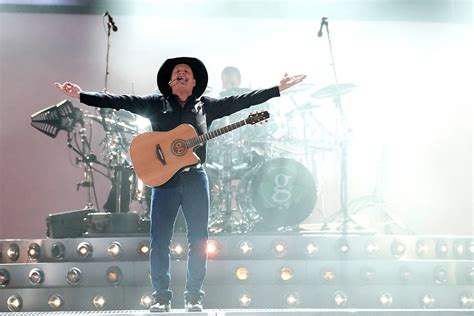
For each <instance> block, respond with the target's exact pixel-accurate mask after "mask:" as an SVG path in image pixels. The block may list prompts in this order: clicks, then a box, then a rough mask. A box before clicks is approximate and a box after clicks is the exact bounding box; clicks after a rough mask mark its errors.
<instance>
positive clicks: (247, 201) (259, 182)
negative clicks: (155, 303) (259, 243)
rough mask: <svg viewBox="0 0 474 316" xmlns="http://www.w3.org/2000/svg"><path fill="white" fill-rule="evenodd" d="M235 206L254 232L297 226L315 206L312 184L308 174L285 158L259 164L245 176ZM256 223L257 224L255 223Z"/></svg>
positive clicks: (293, 161) (315, 194)
mask: <svg viewBox="0 0 474 316" xmlns="http://www.w3.org/2000/svg"><path fill="white" fill-rule="evenodd" d="M239 197H240V199H239V206H240V210H241V212H242V213H243V214H246V217H247V218H248V220H249V221H251V222H254V221H257V222H258V225H260V224H261V225H260V227H259V226H258V225H256V227H255V229H256V230H266V229H275V228H280V227H288V226H294V225H298V224H300V223H301V222H302V221H303V220H305V219H306V218H307V217H308V216H309V215H310V214H311V212H312V211H313V209H314V207H315V205H316V199H317V190H316V183H315V181H314V178H313V176H312V175H311V173H310V171H309V170H308V169H307V168H306V167H305V166H303V165H302V164H301V163H299V162H297V161H295V160H293V159H289V158H276V159H272V160H269V161H266V162H263V163H262V164H260V165H259V166H257V167H256V168H254V169H253V170H252V171H250V172H249V177H248V178H247V180H244V181H242V185H241V190H239ZM259 219H260V221H258V220H259Z"/></svg>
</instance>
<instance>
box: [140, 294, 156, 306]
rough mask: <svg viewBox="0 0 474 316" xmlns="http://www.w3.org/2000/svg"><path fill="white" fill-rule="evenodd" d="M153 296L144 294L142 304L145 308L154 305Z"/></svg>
mask: <svg viewBox="0 0 474 316" xmlns="http://www.w3.org/2000/svg"><path fill="white" fill-rule="evenodd" d="M153 301H154V300H153V297H151V296H150V295H143V296H142V297H141V298H140V305H141V306H143V307H145V308H150V306H151V305H153Z"/></svg>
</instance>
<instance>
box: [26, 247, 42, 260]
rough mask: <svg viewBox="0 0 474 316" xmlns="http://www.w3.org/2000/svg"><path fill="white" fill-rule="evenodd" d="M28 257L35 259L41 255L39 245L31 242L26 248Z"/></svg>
mask: <svg viewBox="0 0 474 316" xmlns="http://www.w3.org/2000/svg"><path fill="white" fill-rule="evenodd" d="M27 254H28V258H30V260H37V259H38V258H39V257H40V255H41V247H40V245H38V244H37V243H31V244H30V245H29V246H28V250H27Z"/></svg>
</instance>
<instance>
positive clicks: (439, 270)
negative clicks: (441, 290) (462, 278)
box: [433, 266, 448, 284]
mask: <svg viewBox="0 0 474 316" xmlns="http://www.w3.org/2000/svg"><path fill="white" fill-rule="evenodd" d="M433 278H434V281H435V283H436V284H444V283H446V282H447V281H448V271H446V269H445V268H444V267H442V266H437V267H435V269H434V271H433Z"/></svg>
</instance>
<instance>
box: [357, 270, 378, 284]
mask: <svg viewBox="0 0 474 316" xmlns="http://www.w3.org/2000/svg"><path fill="white" fill-rule="evenodd" d="M360 278H361V279H362V280H363V281H366V282H371V281H373V280H374V279H375V270H374V268H372V267H362V268H361V269H360Z"/></svg>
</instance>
